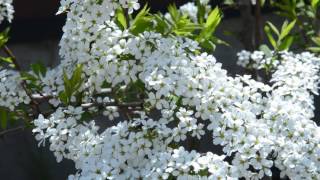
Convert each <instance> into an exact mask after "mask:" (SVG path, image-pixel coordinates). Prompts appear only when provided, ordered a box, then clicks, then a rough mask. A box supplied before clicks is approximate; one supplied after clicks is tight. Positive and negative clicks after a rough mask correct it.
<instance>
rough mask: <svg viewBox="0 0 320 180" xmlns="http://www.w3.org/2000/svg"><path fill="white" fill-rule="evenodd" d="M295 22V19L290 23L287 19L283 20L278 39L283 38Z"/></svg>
mask: <svg viewBox="0 0 320 180" xmlns="http://www.w3.org/2000/svg"><path fill="white" fill-rule="evenodd" d="M295 24H296V20H294V21H292V22H291V23H290V24H288V21H285V22H284V24H283V25H282V28H281V34H280V36H279V40H280V41H281V40H283V39H284V38H285V37H286V36H287V35H288V34H289V33H290V32H291V30H292V29H293V28H294V26H295Z"/></svg>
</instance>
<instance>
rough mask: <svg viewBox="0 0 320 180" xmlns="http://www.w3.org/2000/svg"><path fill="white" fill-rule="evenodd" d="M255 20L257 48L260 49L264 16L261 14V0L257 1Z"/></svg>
mask: <svg viewBox="0 0 320 180" xmlns="http://www.w3.org/2000/svg"><path fill="white" fill-rule="evenodd" d="M255 20H256V23H255V25H256V27H255V29H256V31H255V48H256V49H258V48H259V46H260V45H261V43H262V16H261V2H260V0H257V1H256V6H255Z"/></svg>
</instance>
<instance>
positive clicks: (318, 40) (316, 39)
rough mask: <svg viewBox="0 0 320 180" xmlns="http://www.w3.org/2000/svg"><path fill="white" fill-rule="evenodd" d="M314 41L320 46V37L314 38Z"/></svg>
mask: <svg viewBox="0 0 320 180" xmlns="http://www.w3.org/2000/svg"><path fill="white" fill-rule="evenodd" d="M312 41H313V42H314V43H315V44H316V45H318V46H320V36H318V37H312Z"/></svg>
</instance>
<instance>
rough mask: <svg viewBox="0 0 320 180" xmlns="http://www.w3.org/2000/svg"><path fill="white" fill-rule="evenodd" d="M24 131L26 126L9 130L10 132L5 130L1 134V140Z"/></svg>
mask: <svg viewBox="0 0 320 180" xmlns="http://www.w3.org/2000/svg"><path fill="white" fill-rule="evenodd" d="M23 130H25V127H24V126H20V127H16V128H13V129H8V130H5V131H1V132H0V138H2V137H4V136H6V135H7V134H10V133H15V132H18V131H23Z"/></svg>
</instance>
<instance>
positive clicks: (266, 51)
mask: <svg viewBox="0 0 320 180" xmlns="http://www.w3.org/2000/svg"><path fill="white" fill-rule="evenodd" d="M259 50H260V51H262V52H264V54H265V55H266V57H272V51H271V49H270V48H269V47H268V46H267V45H265V44H263V45H261V46H260V47H259Z"/></svg>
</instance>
